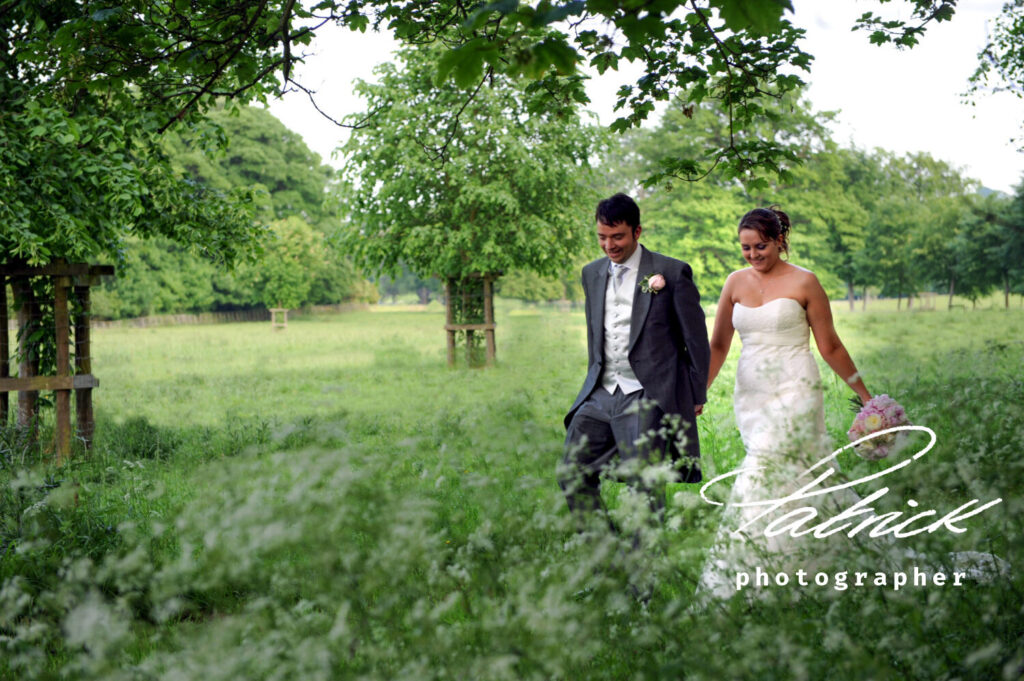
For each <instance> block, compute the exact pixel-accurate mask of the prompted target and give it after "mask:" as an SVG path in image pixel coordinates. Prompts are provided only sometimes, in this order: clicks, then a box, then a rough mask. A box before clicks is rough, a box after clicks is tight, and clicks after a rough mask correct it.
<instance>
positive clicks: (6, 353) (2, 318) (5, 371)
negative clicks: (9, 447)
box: [0, 275, 11, 428]
mask: <svg viewBox="0 0 1024 681" xmlns="http://www.w3.org/2000/svg"><path fill="white" fill-rule="evenodd" d="M7 320H8V317H7V277H5V276H3V275H0V379H4V378H7V377H8V376H10V375H11V341H10V338H9V335H8V329H7V327H8V321H7ZM10 408H11V405H10V402H9V401H8V396H7V393H6V392H0V428H4V427H6V426H7V412H8V411H10Z"/></svg>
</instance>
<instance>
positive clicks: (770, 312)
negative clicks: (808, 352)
mask: <svg viewBox="0 0 1024 681" xmlns="http://www.w3.org/2000/svg"><path fill="white" fill-rule="evenodd" d="M732 325H733V327H734V328H735V329H736V330H737V331H739V334H740V341H741V342H742V343H743V347H745V348H746V347H752V346H757V345H794V346H801V347H807V342H808V339H809V338H810V327H809V326H808V325H807V313H806V312H805V311H804V308H803V306H802V305H801V304H800V303H799V302H797V301H796V300H794V299H793V298H774V299H772V300H769V301H768V302H767V303H765V304H763V305H759V306H758V307H747V306H746V305H743V304H742V303H735V304H733V306H732Z"/></svg>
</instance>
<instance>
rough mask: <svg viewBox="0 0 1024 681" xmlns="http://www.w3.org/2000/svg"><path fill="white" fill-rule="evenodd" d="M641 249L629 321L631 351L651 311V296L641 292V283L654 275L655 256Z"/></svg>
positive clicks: (641, 247)
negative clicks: (650, 275)
mask: <svg viewBox="0 0 1024 681" xmlns="http://www.w3.org/2000/svg"><path fill="white" fill-rule="evenodd" d="M639 248H640V249H641V251H640V267H639V268H638V269H637V272H636V289H634V291H633V316H632V317H630V320H629V350H632V349H633V345H634V344H635V343H636V339H637V338H638V337H639V336H640V329H641V328H642V327H643V325H644V322H645V321H647V312H648V311H649V310H650V309H651V294H649V293H643V292H642V291H641V290H640V282H641V281H643V280H644V277H646V276H647V275H649V274H653V273H654V256H652V255H651V252H650V251H648V250H647V249H646V248H644V247H643V246H640V247H639ZM606 276H607V275H606Z"/></svg>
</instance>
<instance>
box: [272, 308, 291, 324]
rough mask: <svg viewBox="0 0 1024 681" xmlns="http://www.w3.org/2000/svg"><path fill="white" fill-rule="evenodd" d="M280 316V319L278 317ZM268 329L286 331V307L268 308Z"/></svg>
mask: <svg viewBox="0 0 1024 681" xmlns="http://www.w3.org/2000/svg"><path fill="white" fill-rule="evenodd" d="M278 315H280V318H279V317H278ZM270 328H272V329H287V328H288V308H286V307H272V308H270Z"/></svg>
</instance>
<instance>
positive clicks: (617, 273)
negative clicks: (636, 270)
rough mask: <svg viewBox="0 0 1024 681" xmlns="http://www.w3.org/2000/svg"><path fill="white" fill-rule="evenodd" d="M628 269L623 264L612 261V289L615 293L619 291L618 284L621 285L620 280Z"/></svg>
mask: <svg viewBox="0 0 1024 681" xmlns="http://www.w3.org/2000/svg"><path fill="white" fill-rule="evenodd" d="M628 271H629V268H628V267H626V266H625V265H620V264H619V263H615V262H613V263H612V290H613V291H615V292H616V293H618V292H619V286H621V285H622V280H623V279H624V278H625V276H626V272H628Z"/></svg>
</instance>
